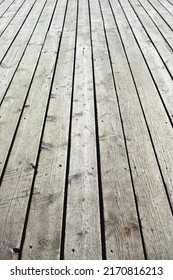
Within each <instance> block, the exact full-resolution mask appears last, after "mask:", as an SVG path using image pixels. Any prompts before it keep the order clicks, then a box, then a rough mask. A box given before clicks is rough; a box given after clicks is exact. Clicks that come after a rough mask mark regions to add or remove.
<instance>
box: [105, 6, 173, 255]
mask: <svg viewBox="0 0 173 280" xmlns="http://www.w3.org/2000/svg"><path fill="white" fill-rule="evenodd" d="M100 2H101V4H102V9H103V15H104V20H105V25H106V33H107V38H108V44H109V48H110V54H111V58H112V66H113V72H114V76H115V82H116V86H117V94H118V98H119V104H120V108H121V114H122V121H123V125H124V133H125V137H126V143H127V150H128V155H129V161H130V167H131V172H132V176H133V183H134V187H135V191H136V195H137V202H138V207H139V214H140V218H141V223H142V231H143V236H144V244H145V248H146V257H147V258H148V259H172V257H173V250H172V244H173V243H172V230H173V223H172V213H171V210H170V207H169V205H168V202H167V196H166V193H165V189H164V185H163V182H162V179H161V175H160V171H159V168H158V165H157V162H156V158H155V154H154V152H153V148H152V145H151V140H150V137H149V134H148V130H147V127H146V124H145V120H144V117H143V113H142V110H141V106H140V103H139V99H138V95H137V92H136V88H135V85H134V83H133V79H132V76H131V73H130V69H129V65H128V62H127V58H126V56H125V53H124V49H123V45H122V42H121V40H120V37H119V33H118V30H117V29H116V26H115V22H114V20H113V17H112V14H111V11H110V10H109V7H108V2H106V1H100ZM110 2H111V3H112V6H113V5H114V3H113V1H110ZM115 8H116V7H115V6H114V9H115ZM116 16H117V14H116V15H115V17H116ZM117 53H118V56H117ZM134 57H135V53H134ZM141 147H142V148H141ZM160 203H161V204H162V207H160ZM146 205H147V207H146Z"/></svg>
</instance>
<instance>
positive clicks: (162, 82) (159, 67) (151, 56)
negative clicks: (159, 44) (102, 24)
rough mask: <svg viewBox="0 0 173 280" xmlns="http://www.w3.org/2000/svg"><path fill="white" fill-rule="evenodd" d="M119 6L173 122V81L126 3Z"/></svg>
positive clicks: (122, 2)
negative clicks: (121, 7)
mask: <svg viewBox="0 0 173 280" xmlns="http://www.w3.org/2000/svg"><path fill="white" fill-rule="evenodd" d="M121 4H122V6H123V9H124V12H125V14H126V16H127V18H128V21H129V24H130V26H131V28H132V31H133V33H134V36H135V38H136V40H137V42H138V44H139V46H140V49H141V51H142V53H143V55H144V57H145V59H146V62H147V64H148V66H149V69H150V71H151V73H152V75H153V77H154V80H155V82H156V84H157V86H158V89H159V92H160V95H161V98H162V100H163V103H164V104H165V107H166V108H167V111H168V114H169V118H170V119H171V120H172V121H173V106H172V105H173V95H172V91H173V81H172V79H171V77H170V75H169V73H168V72H167V69H166V67H165V65H164V64H163V62H162V60H161V58H160V57H159V55H158V53H157V51H156V49H155V48H154V46H153V45H152V43H151V41H150V40H149V37H148V36H147V34H146V33H145V31H144V29H143V27H142V26H141V23H140V22H139V20H138V18H137V17H136V15H135V13H134V11H133V10H132V8H131V6H130V5H129V3H128V1H127V0H123V1H121Z"/></svg>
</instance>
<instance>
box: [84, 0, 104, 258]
mask: <svg viewBox="0 0 173 280" xmlns="http://www.w3.org/2000/svg"><path fill="white" fill-rule="evenodd" d="M88 11H89V24H90V40H91V59H92V75H93V94H94V115H95V133H96V153H97V173H98V191H99V208H100V229H101V246H102V259H103V260H106V259H107V256H106V235H105V218H104V202H103V188H102V171H101V156H100V141H99V124H98V109H97V90H96V79H95V67H94V51H93V39H92V20H91V7H90V0H88Z"/></svg>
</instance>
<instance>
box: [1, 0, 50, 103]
mask: <svg viewBox="0 0 173 280" xmlns="http://www.w3.org/2000/svg"><path fill="white" fill-rule="evenodd" d="M44 5H45V0H41V1H39V2H37V3H36V5H35V6H34V9H33V10H32V12H31V13H30V15H29V16H28V18H27V20H26V22H25V25H24V26H23V28H22V29H21V30H20V32H19V34H18V36H17V38H16V39H15V41H14V42H13V44H12V46H11V48H10V49H9V50H8V53H7V54H6V56H5V58H4V59H3V61H2V64H1V65H0V77H1V79H0V86H1V92H0V104H1V103H2V100H3V98H4V95H5V94H6V91H7V90H8V87H9V85H10V83H11V80H12V78H13V75H14V74H15V71H16V69H17V67H18V65H19V62H20V60H21V58H22V56H23V54H24V52H25V50H26V47H27V45H28V43H29V40H30V38H31V36H32V34H33V32H34V29H35V27H36V25H37V22H38V20H39V17H40V15H41V13H42V11H43V9H44Z"/></svg>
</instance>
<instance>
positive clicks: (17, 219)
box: [0, 1, 65, 259]
mask: <svg viewBox="0 0 173 280" xmlns="http://www.w3.org/2000/svg"><path fill="white" fill-rule="evenodd" d="M64 9H65V3H64V1H59V2H58V6H57V10H56V13H55V17H54V20H53V22H52V25H51V27H50V29H49V32H48V35H47V38H46V41H45V45H44V48H43V51H42V55H41V58H40V62H39V65H38V68H37V71H36V73H35V77H34V80H33V83H32V86H31V89H30V93H29V97H28V104H29V105H30V107H28V108H27V109H26V110H25V111H24V113H23V116H22V119H21V122H20V126H19V129H18V132H17V135H16V138H15V142H14V145H13V149H12V151H11V155H10V159H9V161H8V164H7V168H6V173H5V176H4V179H3V181H2V185H1V189H0V196H1V208H0V236H1V240H0V258H1V259H16V258H17V254H14V253H13V250H12V249H13V248H20V242H21V237H22V232H23V226H24V222H25V216H26V210H27V205H28V199H29V194H30V191H31V185H32V180H33V175H34V168H35V165H36V159H37V153H38V148H39V143H40V137H41V133H42V128H43V122H44V117H45V112H46V107H47V102H48V97H49V92H50V87H51V80H52V76H53V70H54V67H55V59H56V53H57V50H58V45H59V40H60V34H61V32H62V24H63V19H64ZM9 186H10V188H9ZM34 195H38V192H37V190H35V193H34Z"/></svg>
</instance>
